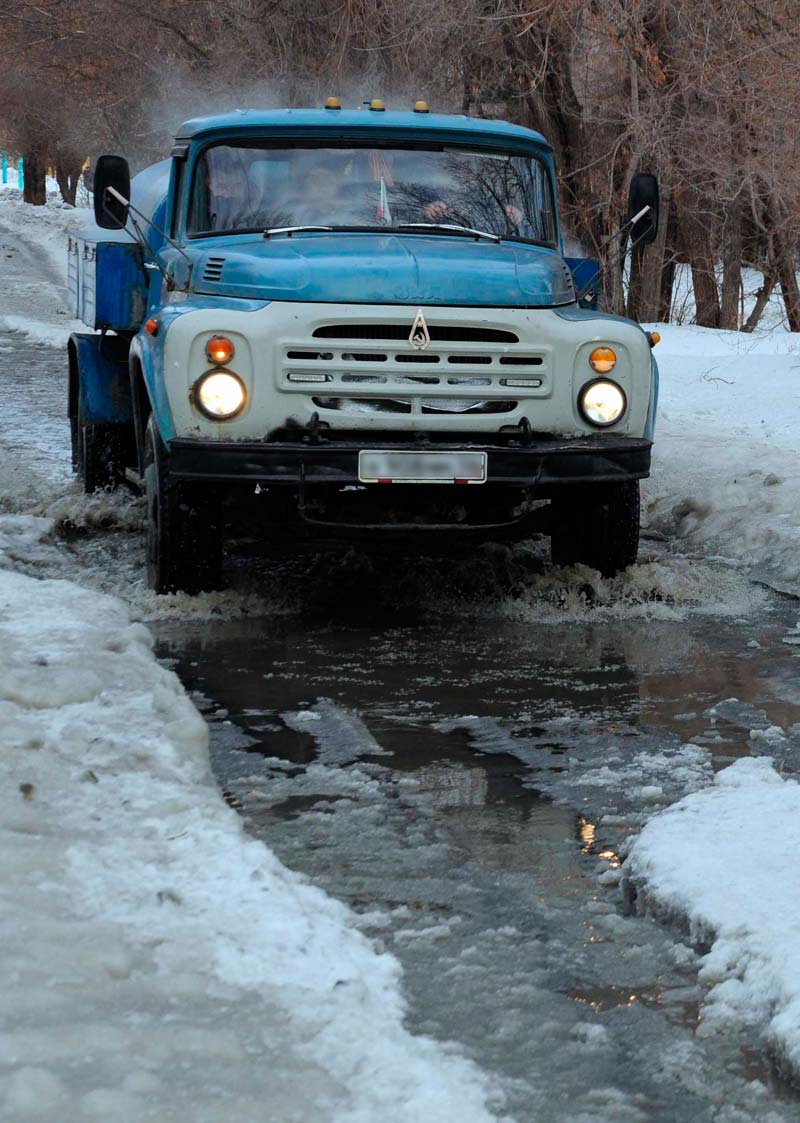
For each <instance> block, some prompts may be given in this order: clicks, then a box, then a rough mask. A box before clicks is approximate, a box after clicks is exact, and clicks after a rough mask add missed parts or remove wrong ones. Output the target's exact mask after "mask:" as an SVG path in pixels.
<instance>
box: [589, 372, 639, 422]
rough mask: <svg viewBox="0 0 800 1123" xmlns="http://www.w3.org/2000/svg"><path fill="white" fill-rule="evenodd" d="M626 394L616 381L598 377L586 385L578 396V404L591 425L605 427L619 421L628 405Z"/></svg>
mask: <svg viewBox="0 0 800 1123" xmlns="http://www.w3.org/2000/svg"><path fill="white" fill-rule="evenodd" d="M627 404H628V403H627V401H626V400H625V394H624V392H623V390H622V388H621V387H620V386H617V384H616V382H607V381H606V380H605V379H604V378H598V379H597V381H596V382H590V383H589V384H588V386H584V388H583V389H582V390H581V392H580V395H579V397H578V405H579V407H580V411H581V413H582V414H583V417H584V418H585V419H586V421H588V422H589V424H590V425H596V426H597V427H598V428H600V429H604V428H605V427H606V426H607V425H613V424H614V423H615V422H616V421H619V419H620V417H622V415H623V413H624V412H625V409H626V407H627Z"/></svg>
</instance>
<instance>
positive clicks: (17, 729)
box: [0, 517, 496, 1123]
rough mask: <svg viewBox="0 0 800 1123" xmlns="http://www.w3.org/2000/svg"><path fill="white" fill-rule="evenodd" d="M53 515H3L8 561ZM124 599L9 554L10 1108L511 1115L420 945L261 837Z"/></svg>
mask: <svg viewBox="0 0 800 1123" xmlns="http://www.w3.org/2000/svg"><path fill="white" fill-rule="evenodd" d="M46 529H47V527H46V525H45V526H42V525H37V521H36V520H30V519H28V520H25V519H20V518H19V517H12V518H10V519H9V518H2V519H0V549H2V550H3V555H4V556H3V559H2V560H3V561H4V562H6V563H8V561H10V560H12V559H13V556H14V552H15V551H17V552H18V553H22V552H24V549H25V547H26V546H27V547H29V548H35V546H36V544H37V542H38V540H39V537H40V536H41V533H42V532H43V531H45V530H46ZM151 643H152V641H151V638H150V635H149V633H148V632H147V630H146V629H145V628H144V627H143V626H142V625H140V624H131V622H130V619H129V616H128V612H127V610H126V609H125V607H124V606H123V605H122V603H121V602H119V601H118V600H116V599H114V598H110V597H105V596H102V595H100V594H98V593H95V592H90V591H88V590H85V589H81V588H79V587H78V586H76V585H73V584H71V583H69V582H66V581H53V580H35V579H33V578H30V577H27V576H24V575H22V574H19V573H15V572H11V571H9V570H7V569H3V570H0V750H1V751H0V770H2V783H0V863H1V864H2V867H3V870H4V881H3V887H2V896H0V964H1V966H0V973H1V974H2V977H3V980H4V983H3V1003H2V1016H1V1017H2V1022H3V1035H2V1043H1V1044H0V1117H2V1118H3V1119H8V1120H13V1121H14V1123H27V1121H40V1123H54V1121H55V1120H56V1119H59V1120H60V1119H64V1120H66V1119H68V1120H70V1123H79V1121H84V1120H86V1121H87V1123H88V1121H90V1120H91V1121H96V1120H104V1121H107V1120H111V1119H113V1120H114V1123H145V1121H147V1120H153V1121H157V1123H166V1121H167V1120H180V1121H181V1123H183V1121H184V1120H186V1119H191V1120H192V1121H193V1123H212V1121H213V1123H217V1121H219V1123H222V1121H223V1120H224V1121H226V1123H227V1120H230V1119H232V1118H235V1119H237V1120H240V1121H242V1123H244V1121H247V1120H252V1121H256V1120H258V1121H259V1123H263V1120H265V1119H281V1120H286V1121H287V1123H288V1121H291V1120H296V1121H298V1123H300V1121H304V1123H305V1121H306V1120H310V1119H319V1120H325V1121H328V1120H330V1121H332V1123H333V1121H335V1120H347V1121H348V1123H372V1121H374V1120H376V1119H381V1120H391V1121H395V1120H396V1121H398V1123H400V1121H404V1123H405V1121H408V1123H412V1121H413V1123H416V1121H417V1120H418V1119H422V1118H425V1119H427V1120H440V1121H441V1123H449V1121H450V1120H451V1119H452V1118H453V1117H454V1116H457V1117H459V1118H462V1119H464V1120H469V1121H474V1123H489V1121H490V1120H492V1119H494V1118H496V1117H495V1115H494V1114H493V1113H492V1111H491V1110H490V1108H489V1107H488V1106H487V1101H488V1097H489V1092H490V1089H489V1086H488V1081H487V1078H485V1077H484V1076H483V1075H482V1073H481V1072H480V1070H478V1069H477V1068H476V1067H475V1066H474V1065H472V1064H471V1063H470V1062H469V1061H467V1060H466V1059H464V1058H462V1057H460V1056H459V1055H457V1053H456V1052H455V1051H452V1050H448V1049H447V1047H444V1046H441V1045H439V1044H437V1043H434V1042H433V1041H432V1040H430V1039H427V1038H424V1037H413V1036H411V1035H410V1034H409V1033H407V1032H406V1031H405V1030H404V1028H403V1018H404V1014H405V1006H404V1000H403V997H402V993H401V976H400V968H399V965H398V963H397V961H396V960H395V959H394V958H393V957H392V956H391V955H388V954H379V953H378V952H377V951H376V949H375V947H374V946H373V945H372V944H371V943H370V942H369V941H368V940H367V939H366V938H365V937H364V936H363V935H361V934H360V933H359V932H358V931H357V930H356V927H355V923H354V917H353V915H352V914H351V913H350V912H349V911H348V910H347V909H346V908H345V907H344V906H343V905H340V904H339V903H337V902H335V901H334V900H332V899H331V898H330V897H328V896H326V895H325V894H324V893H323V892H322V891H320V890H318V889H316V888H313V887H312V886H311V885H310V884H308V883H307V882H306V881H305V879H304V878H302V877H300V876H298V875H295V874H293V873H291V872H290V871H289V870H287V869H286V868H285V867H283V866H282V865H281V864H280V862H279V861H278V860H277V859H276V858H275V857H274V855H273V854H272V853H271V852H270V851H269V850H268V849H267V848H266V847H265V846H264V845H263V844H262V843H260V842H255V841H253V840H251V839H249V838H248V837H247V836H246V835H245V834H244V832H243V830H242V826H241V822H240V820H239V818H238V816H237V815H236V814H235V812H234V811H233V810H231V809H230V808H229V807H227V806H226V804H225V803H224V801H223V799H222V797H221V795H220V793H219V791H218V790H217V788H216V786H215V785H214V782H213V780H212V779H211V777H210V775H209V764H208V756H207V730H206V726H205V723H204V722H203V720H202V718H201V717H200V715H199V714H198V713H197V711H196V710H195V708H194V706H193V705H192V704H191V702H190V701H189V699H188V698H187V697H186V695H185V693H184V691H183V689H182V687H181V685H180V683H179V682H178V680H177V678H176V677H175V676H174V675H173V674H172V673H171V672H169V671H167V670H166V669H165V668H163V667H161V666H159V664H158V663H157V662H156V661H155V659H154V658H153V655H152V652H151Z"/></svg>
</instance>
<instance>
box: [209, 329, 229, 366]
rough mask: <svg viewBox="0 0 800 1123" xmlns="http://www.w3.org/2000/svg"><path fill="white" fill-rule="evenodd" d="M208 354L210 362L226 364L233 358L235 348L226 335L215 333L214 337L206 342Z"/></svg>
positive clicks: (218, 364) (220, 364)
mask: <svg viewBox="0 0 800 1123" xmlns="http://www.w3.org/2000/svg"><path fill="white" fill-rule="evenodd" d="M206 354H207V355H208V359H209V362H212V363H215V364H216V365H217V366H224V365H225V364H226V363H229V362H230V361H231V359H232V358H233V356H234V354H235V348H234V346H233V344H232V343H231V341H230V340H229V339H228V338H226V336H224V335H215V336H214V338H213V339H209V341H208V343H207V344H206Z"/></svg>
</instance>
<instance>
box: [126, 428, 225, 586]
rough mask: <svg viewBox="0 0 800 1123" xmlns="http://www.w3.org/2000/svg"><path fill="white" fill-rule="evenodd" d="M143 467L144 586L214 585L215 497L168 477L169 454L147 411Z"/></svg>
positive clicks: (217, 548) (217, 549)
mask: <svg viewBox="0 0 800 1123" xmlns="http://www.w3.org/2000/svg"><path fill="white" fill-rule="evenodd" d="M144 465H145V468H144V483H145V499H146V503H147V521H146V532H145V533H146V556H147V584H148V587H149V588H151V589H153V590H154V591H155V592H156V593H175V592H178V591H179V590H182V591H183V592H185V593H199V592H203V591H205V590H208V589H216V588H218V587H219V583H220V573H221V569H222V534H221V527H220V518H219V509H218V504H217V502H216V496H215V495H214V494H213V493H212V492H210V491H209V490H208V488H206V489H203V488H200V487H198V486H197V485H196V484H195V485H192V484H189V483H185V482H182V481H179V480H175V479H173V478H171V477H170V472H169V456H168V453H167V449H166V447H165V445H164V442H163V441H162V440H161V436H160V434H159V432H158V429H157V428H156V424H155V420H154V419H153V416H152V414H151V416H150V419H149V421H148V423H147V430H146V432H145V438H144Z"/></svg>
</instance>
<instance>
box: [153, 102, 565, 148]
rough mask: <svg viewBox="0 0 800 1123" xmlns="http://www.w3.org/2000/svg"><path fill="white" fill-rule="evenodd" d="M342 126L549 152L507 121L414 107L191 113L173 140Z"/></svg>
mask: <svg viewBox="0 0 800 1123" xmlns="http://www.w3.org/2000/svg"><path fill="white" fill-rule="evenodd" d="M334 129H337V130H338V129H341V130H342V132H343V133H345V134H346V135H347V136H349V137H352V136H353V134H356V135H358V134H359V133H362V132H363V135H364V137H365V139H367V138H369V139H375V138H376V136H378V135H380V134H385V133H395V134H397V133H401V134H402V133H406V134H408V135H416V136H421V135H424V136H425V137H426V138H427V139H434V140H436V139H441V140H442V141H443V142H450V143H462V144H463V143H464V142H465V141H469V140H473V141H477V142H480V143H482V144H491V143H492V142H493V141H494V142H495V143H499V144H503V145H511V146H513V147H525V148H531V147H536V148H540V149H546V150H547V151H551V147H552V146H551V145H550V144H549V143H548V142H547V141H546V140H545V138H544V137H543V136H542V135H541V133H537V132H534V130H533V129H526V128H523V127H522V126H521V125H512V124H509V123H508V122H507V121H491V120H486V119H484V118H480V117H466V116H463V115H456V114H446V113H425V112H418V111H410V110H407V111H398V110H376V109H369V108H367V107H366V106H365V107H364V108H361V109H237V110H235V111H234V112H232V113H219V114H215V115H214V116H211V117H194V118H192V119H191V120H190V121H185V122H184V123H183V124H182V125H181V127H180V129H179V130H178V132H177V135H176V138H175V139H176V141H177V142H181V141H189V140H200V139H206V138H211V137H214V136H215V135H217V134H219V135H220V136H234V135H235V136H240V137H241V136H247V135H248V134H249V135H253V136H263V135H264V134H265V133H267V134H269V133H271V132H273V131H274V132H275V133H276V134H285V133H286V132H292V133H294V135H295V136H298V137H301V136H304V135H305V136H320V135H328V136H330V135H331V132H332V130H334Z"/></svg>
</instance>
